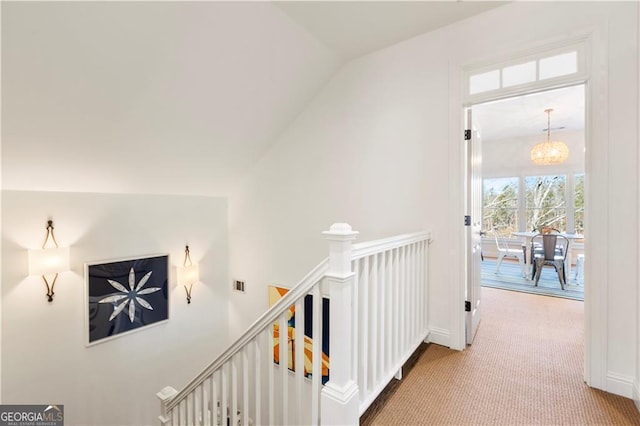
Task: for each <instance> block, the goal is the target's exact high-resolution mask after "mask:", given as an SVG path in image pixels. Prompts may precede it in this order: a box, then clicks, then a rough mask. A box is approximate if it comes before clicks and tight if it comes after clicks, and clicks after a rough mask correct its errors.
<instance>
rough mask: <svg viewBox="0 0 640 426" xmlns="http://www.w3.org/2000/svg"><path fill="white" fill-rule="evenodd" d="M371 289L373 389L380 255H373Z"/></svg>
mask: <svg viewBox="0 0 640 426" xmlns="http://www.w3.org/2000/svg"><path fill="white" fill-rule="evenodd" d="M369 288H370V289H371V310H372V312H371V313H372V315H371V343H370V346H369V357H370V358H371V386H372V388H373V389H375V387H376V386H377V385H378V370H379V365H378V354H379V353H380V351H379V349H378V346H379V340H378V334H379V329H378V328H379V325H378V298H379V296H378V294H379V286H378V255H377V254H374V255H373V256H371V280H370V283H369Z"/></svg>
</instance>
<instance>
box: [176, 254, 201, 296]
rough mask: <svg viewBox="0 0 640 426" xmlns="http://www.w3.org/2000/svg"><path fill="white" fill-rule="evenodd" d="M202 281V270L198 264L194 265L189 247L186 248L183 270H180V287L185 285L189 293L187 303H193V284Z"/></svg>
mask: <svg viewBox="0 0 640 426" xmlns="http://www.w3.org/2000/svg"><path fill="white" fill-rule="evenodd" d="M199 280H200V268H198V264H195V265H194V264H193V262H192V261H191V255H190V254H189V246H185V250H184V263H183V265H182V268H178V285H183V286H184V290H185V291H186V292H187V303H191V289H192V287H193V284H194V283H196V282H198V281H199Z"/></svg>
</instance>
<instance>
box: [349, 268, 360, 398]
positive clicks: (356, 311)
mask: <svg viewBox="0 0 640 426" xmlns="http://www.w3.org/2000/svg"><path fill="white" fill-rule="evenodd" d="M352 268H353V271H354V273H355V275H354V276H353V287H352V291H353V293H352V294H351V300H353V308H352V310H351V321H352V324H353V336H354V337H355V338H354V339H352V347H351V353H352V354H353V357H352V362H353V364H352V365H351V371H352V372H353V381H354V382H356V383H359V372H358V359H359V350H358V339H357V337H358V333H359V332H360V326H359V325H360V318H359V317H360V299H359V291H360V288H359V287H360V259H358V260H356V261H354V262H353V264H352ZM360 396H362V394H361V395H360Z"/></svg>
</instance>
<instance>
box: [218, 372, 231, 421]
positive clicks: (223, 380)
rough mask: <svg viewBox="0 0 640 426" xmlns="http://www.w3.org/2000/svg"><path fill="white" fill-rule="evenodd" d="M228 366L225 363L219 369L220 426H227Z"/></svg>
mask: <svg viewBox="0 0 640 426" xmlns="http://www.w3.org/2000/svg"><path fill="white" fill-rule="evenodd" d="M228 365H229V364H228V363H225V364H224V365H223V366H222V367H221V368H220V425H221V426H227V417H228V414H229V413H228V410H227V407H228V405H229V403H228V401H227V395H228V393H229V387H228V386H229V382H228V375H227V366H228Z"/></svg>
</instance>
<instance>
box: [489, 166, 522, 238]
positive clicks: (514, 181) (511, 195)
mask: <svg viewBox="0 0 640 426" xmlns="http://www.w3.org/2000/svg"><path fill="white" fill-rule="evenodd" d="M482 214H483V222H484V223H483V229H485V230H487V231H491V232H494V233H498V234H502V235H509V234H510V233H511V232H515V231H517V230H518V178H517V177H507V178H494V179H484V180H483V211H482Z"/></svg>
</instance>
